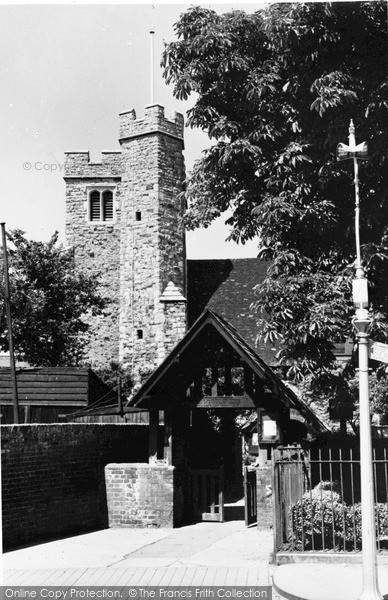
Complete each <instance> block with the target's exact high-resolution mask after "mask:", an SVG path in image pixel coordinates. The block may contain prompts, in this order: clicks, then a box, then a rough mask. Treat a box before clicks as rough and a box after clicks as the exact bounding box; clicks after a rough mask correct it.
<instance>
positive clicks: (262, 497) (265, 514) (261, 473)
mask: <svg viewBox="0 0 388 600" xmlns="http://www.w3.org/2000/svg"><path fill="white" fill-rule="evenodd" d="M256 483H257V527H258V529H269V528H270V527H271V526H273V493H272V469H271V467H258V468H257V469H256Z"/></svg>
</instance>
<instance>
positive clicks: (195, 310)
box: [187, 258, 277, 366]
mask: <svg viewBox="0 0 388 600" xmlns="http://www.w3.org/2000/svg"><path fill="white" fill-rule="evenodd" d="M267 269H268V263H267V262H265V261H263V260H260V259H258V258H242V259H222V260H188V261H187V309H188V322H189V327H191V325H192V324H193V323H194V322H195V321H196V319H197V318H198V317H199V316H200V314H201V313H202V312H203V311H204V310H205V309H206V308H208V309H210V310H212V311H214V312H215V313H217V314H218V315H220V316H221V317H223V318H224V319H225V320H226V321H227V322H228V323H230V324H231V325H232V326H233V327H234V328H235V329H236V330H237V331H238V333H239V335H240V336H241V337H242V338H243V339H244V340H245V341H246V342H247V343H248V344H249V345H250V346H251V347H252V348H254V349H255V351H256V352H257V354H258V355H259V356H260V358H262V359H263V360H264V361H265V362H266V363H267V364H268V365H271V366H274V365H276V364H277V361H276V359H275V354H276V348H274V347H273V346H271V345H269V344H264V343H263V342H261V341H259V342H258V343H256V338H257V335H258V328H257V324H256V323H257V320H258V317H260V316H261V315H260V314H259V315H258V314H257V313H255V311H254V310H253V309H252V308H251V305H252V303H253V302H254V301H255V299H256V294H255V291H254V287H255V286H256V285H260V283H261V282H263V281H264V279H265V277H266V274H267Z"/></svg>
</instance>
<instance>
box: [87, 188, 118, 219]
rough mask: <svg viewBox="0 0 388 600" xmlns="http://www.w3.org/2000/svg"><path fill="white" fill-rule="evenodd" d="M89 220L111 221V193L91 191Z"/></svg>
mask: <svg viewBox="0 0 388 600" xmlns="http://www.w3.org/2000/svg"><path fill="white" fill-rule="evenodd" d="M89 203H90V205H89V220H90V221H99V222H101V221H113V192H112V191H110V190H105V191H103V192H100V191H98V190H93V191H92V192H90V196H89Z"/></svg>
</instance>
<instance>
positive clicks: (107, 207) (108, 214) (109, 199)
mask: <svg viewBox="0 0 388 600" xmlns="http://www.w3.org/2000/svg"><path fill="white" fill-rule="evenodd" d="M102 208H103V215H104V219H103V220H104V221H113V194H112V192H110V191H108V192H104V193H103V194H102Z"/></svg>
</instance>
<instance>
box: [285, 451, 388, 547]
mask: <svg viewBox="0 0 388 600" xmlns="http://www.w3.org/2000/svg"><path fill="white" fill-rule="evenodd" d="M382 442H383V443H382V444H378V445H376V446H375V447H374V448H373V474H374V496H375V519H376V537H377V547H378V549H379V550H381V549H383V548H385V547H388V449H387V443H386V440H382ZM274 510H275V547H276V551H279V550H289V551H301V552H304V551H318V550H335V551H354V550H361V485H360V457H359V449H358V447H357V443H353V444H347V445H345V446H344V445H341V446H338V445H337V446H329V447H324V448H322V447H311V448H309V449H307V450H306V449H303V448H301V447H294V446H292V447H291V446H288V447H283V448H279V449H278V450H276V451H275V454H274Z"/></svg>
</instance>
